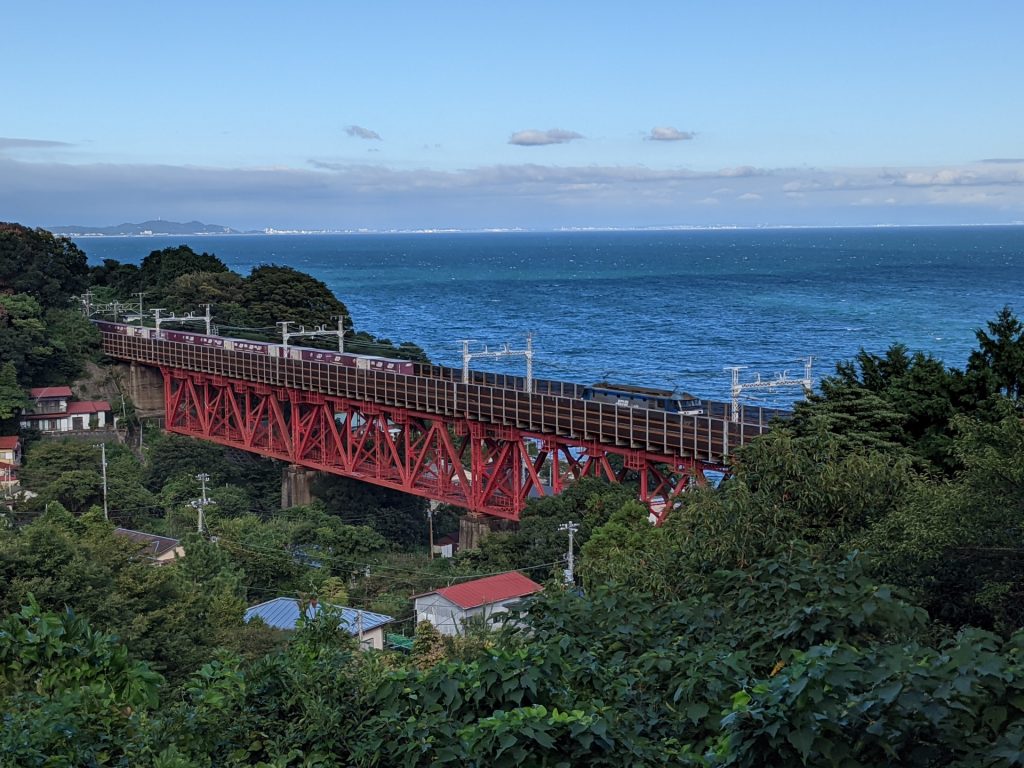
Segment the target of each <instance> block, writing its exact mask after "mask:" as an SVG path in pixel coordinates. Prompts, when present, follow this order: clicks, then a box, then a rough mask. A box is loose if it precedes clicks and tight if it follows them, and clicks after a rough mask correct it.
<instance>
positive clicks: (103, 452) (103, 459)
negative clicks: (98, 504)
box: [94, 443, 110, 520]
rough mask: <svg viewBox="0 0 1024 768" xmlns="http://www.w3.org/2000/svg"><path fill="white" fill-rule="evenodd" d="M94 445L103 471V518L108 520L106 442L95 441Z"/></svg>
mask: <svg viewBox="0 0 1024 768" xmlns="http://www.w3.org/2000/svg"><path fill="white" fill-rule="evenodd" d="M94 447H95V448H99V449H100V469H101V470H102V471H103V519H104V520H109V519H110V513H109V512H108V511H107V444H106V443H97V444H96V445H95V446H94Z"/></svg>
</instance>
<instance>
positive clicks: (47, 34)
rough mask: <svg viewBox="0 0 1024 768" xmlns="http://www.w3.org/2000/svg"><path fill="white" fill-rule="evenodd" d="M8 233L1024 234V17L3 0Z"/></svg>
mask: <svg viewBox="0 0 1024 768" xmlns="http://www.w3.org/2000/svg"><path fill="white" fill-rule="evenodd" d="M4 18H5V22H4V23H5V28H6V29H7V30H8V33H7V34H5V35H4V43H3V45H2V46H0V67H2V71H3V72H4V73H5V77H4V94H3V103H4V107H3V108H2V110H0V219H3V220H14V221H21V222H23V223H26V224H30V225H33V226H54V225H64V224H84V225H106V224H113V223H118V222H122V221H141V220H145V219H154V218H164V219H171V220H178V221H185V220H192V219H199V220H202V221H206V222H212V223H219V224H225V225H227V226H232V227H236V228H240V229H249V228H263V227H274V228H279V229H432V228H437V229H444V228H459V229H478V228H510V227H522V228H528V229H551V228H563V227H657V226H718V225H740V226H757V225H845V224H935V223H949V224H959V223H1005V222H1020V221H1024V99H1022V98H1021V97H1020V93H1021V91H1022V85H1021V82H1020V81H1021V76H1022V74H1024V45H1021V43H1020V30H1021V29H1024V3H1019V2H1012V1H1011V0H1003V2H984V1H982V2H971V3H961V2H942V0H932V2H902V1H901V2H882V1H881V0H878V1H875V0H862V2H859V3H822V2H820V0H819V1H818V2H806V3H802V2H799V3H798V2H785V1H784V0H782V1H780V2H773V3H766V2H753V1H751V2H701V3H696V2H681V1H680V0H677V1H676V2H645V3H600V2H589V3H575V2H564V3H552V2H544V3H542V2H519V3H514V4H512V3H502V4H494V3H465V2H450V3H441V4H428V3H421V2H390V3H388V2H382V3H360V4H355V3H341V2H301V1H300V2H294V3H291V4H288V5H285V4H282V3H276V2H275V3H271V2H246V3H243V2H220V3H202V4H201V3H197V2H189V1H187V0H181V1H179V2H177V3H174V4H169V3H168V4H160V5H157V4H147V3H137V2H136V3H130V4H129V3H116V2H106V3H98V4H85V3H77V2H55V3H45V4H43V3H9V4H7V7H5V9H4Z"/></svg>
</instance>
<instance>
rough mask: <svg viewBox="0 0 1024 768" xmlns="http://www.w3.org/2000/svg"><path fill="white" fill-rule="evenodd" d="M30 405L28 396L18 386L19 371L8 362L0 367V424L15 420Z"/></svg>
mask: <svg viewBox="0 0 1024 768" xmlns="http://www.w3.org/2000/svg"><path fill="white" fill-rule="evenodd" d="M28 405H29V399H28V396H27V395H26V394H25V390H23V389H22V388H21V386H20V385H19V384H18V371H17V369H16V368H15V367H14V363H13V362H12V361H10V360H8V361H7V362H6V363H4V364H3V365H2V366H0V422H3V421H8V420H13V419H14V416H15V415H16V414H18V413H19V412H20V411H21V410H22V409H24V408H27V407H28Z"/></svg>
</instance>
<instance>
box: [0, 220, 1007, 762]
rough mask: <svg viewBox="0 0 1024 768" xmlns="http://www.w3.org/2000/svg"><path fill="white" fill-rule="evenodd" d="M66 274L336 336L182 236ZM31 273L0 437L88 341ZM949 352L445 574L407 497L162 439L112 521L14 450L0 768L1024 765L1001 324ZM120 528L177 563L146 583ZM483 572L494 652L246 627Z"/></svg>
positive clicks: (2, 319)
mask: <svg viewBox="0 0 1024 768" xmlns="http://www.w3.org/2000/svg"><path fill="white" fill-rule="evenodd" d="M23 230H24V228H21V229H17V230H15V231H16V235H17V237H18V238H21V240H25V239H26V238H28V239H29V240H30V241H31V242H32V243H35V245H34V246H33V247H35V248H44V249H45V248H49V249H50V250H51V252H52V253H54V254H57V255H55V256H54V258H57V259H58V261H60V259H64V261H62V262H61V263H68V264H72V263H77V262H75V257H74V253H73V252H72V251H71V249H69V248H68V247H67V245H66V244H65V245H61V244H60V243H56V244H52V243H50V241H49V240H48V239H47V238H46V236H45V234H40V233H32V232H31V231H27V230H24V231H23ZM10 231H11V230H8V233H9V232H10ZM26 233H27V234H26ZM2 234H3V233H2V232H0V235H2ZM8 237H10V235H9V234H8ZM2 242H3V240H2V238H0V243H2ZM19 242H20V241H19ZM3 247H7V248H8V250H9V249H10V247H11V246H10V241H8V245H7V246H2V245H0V257H2V256H3V253H5V251H3V250H2V248H3ZM18 247H19V248H20V247H21V246H18ZM54 249H56V250H54ZM61 253H63V254H64V255H63V256H60V255H59V254H61ZM2 266H3V262H2V258H0V267H2ZM68 269H69V274H70V275H71V277H68V278H67V279H66V280H65V282H66V283H67V284H66V285H64V287H62V288H61V289H60V290H62V291H69V290H72V288H73V287H74V289H75V290H77V287H75V286H77V283H76V280H77V279H78V278H76V277H74V275H75V274H77V273H75V271H74V269H72V268H71V267H69V268H68ZM3 274H4V273H3V271H2V269H0V276H2V275H3ZM59 274H60V273H59V270H58V278H59ZM18 279H19V280H21V277H19V278H18ZM63 279H64V278H59V280H63ZM92 279H93V280H94V281H95V282H96V283H97V284H101V288H100V292H101V293H102V292H103V291H106V292H107V293H108V295H110V296H114V295H119V296H125V297H126V298H127V295H126V294H127V293H130V292H132V291H137V290H144V291H153V292H154V295H156V296H159V297H160V299H161V300H162V301H165V302H166V303H167V305H168V306H171V307H180V308H181V309H183V310H184V309H195V307H194V306H192V305H190V304H187V302H190V301H193V300H196V299H207V300H209V301H211V303H215V304H217V306H218V309H217V311H218V312H222V313H224V315H223V317H224V318H230V319H231V321H232V322H238V323H239V324H240V325H241V324H261V323H268V322H270V318H271V316H272V315H275V314H276V313H277V312H278V311H281V310H283V309H285V308H288V307H290V306H291V307H292V308H293V309H294V310H295V311H302V312H305V311H309V312H310V315H309V319H308V320H307V322H309V323H314V322H315V323H320V322H324V321H325V320H326V318H322V317H320V316H319V315H321V314H322V313H324V312H333V313H336V314H342V315H345V314H346V313H345V312H344V307H343V305H341V303H340V302H338V301H337V299H336V298H334V297H333V296H330V294H329V292H326V288H324V287H323V286H322V284H317V281H312V282H310V281H311V280H312V279H311V278H307V277H306V276H302V275H299V274H298V273H292V272H290V271H288V270H284V269H282V268H280V267H261V268H258V269H257V270H254V272H253V274H252V275H250V276H249V277H241V276H238V275H235V274H234V273H232V272H229V271H227V270H226V268H225V267H224V265H223V264H222V263H220V262H219V260H217V259H216V257H215V256H212V255H209V254H194V253H192V252H191V251H189V250H188V249H187V248H185V247H181V248H177V249H165V251H157V252H154V253H152V254H150V256H149V257H147V258H146V259H145V260H144V261H143V263H142V265H141V266H140V267H134V266H132V265H120V264H117V263H116V262H106V263H104V265H102V267H98V268H95V269H94V270H93V272H92ZM45 283H46V281H42V283H41V284H40V285H39V286H32V285H29V284H28V283H25V284H24V285H21V283H19V286H21V287H19V288H17V289H16V290H15V289H13V288H11V287H8V286H6V284H0V285H3V286H4V288H3V290H0V324H2V323H6V325H4V326H2V327H0V331H4V333H0V347H2V350H3V352H4V358H3V360H4V364H3V365H0V418H3V415H4V413H13V412H14V410H15V409H16V408H17V407H19V405H20V404H21V402H20V400H19V398H23V393H22V394H19V393H21V389H20V387H21V386H23V385H24V384H25V383H28V382H37V381H44V380H46V379H45V377H46V376H49V375H51V374H50V373H47V371H46V370H44V369H46V367H47V365H50V367H51V368H54V367H55V366H59V365H65V364H67V363H66V362H64V361H63V359H61V360H58V359H57V358H58V357H60V356H62V355H63V356H65V357H67V358H72V357H74V355H75V354H85V353H87V351H88V349H89V337H88V335H87V334H84V333H83V334H82V335H78V330H80V329H79V328H78V327H77V326H76V325H75V324H74V323H73V322H72V321H71V318H70V316H65V315H63V314H60V313H63V312H66V310H65V309H64V305H63V304H61V301H60V300H59V297H58V299H53V298H46V297H47V296H51V297H52V296H56V294H54V293H51V292H50V289H49V288H48V287H47V285H46V284H45ZM62 285H63V283H62ZM296 290H299V291H300V293H301V294H302V295H301V296H300V295H298V294H297V293H296V292H295V291H296ZM175 302H177V303H175ZM314 315H317V318H316V319H315V320H314V319H312V318H313V316H314ZM64 321H67V325H65V326H60V323H61V322H64ZM222 321H223V320H222ZM41 325H42V326H45V327H64V328H65V329H66V330H65V331H63V332H62V338H63V339H64V341H63V342H62V343H64V344H66V345H68V346H66V347H65V349H67V350H72V349H74V350H78V352H76V353H74V354H72V353H71V352H68V353H67V354H65V352H54V351H51V352H47V351H46V350H45V347H46V346H47V345H46V344H42V343H41V337H40V336H39V335H38V334H39V333H40V326H41ZM86 330H87V329H86ZM76 340H77V341H76ZM977 341H978V347H977V349H976V350H975V352H974V354H972V355H971V357H970V359H969V361H968V363H967V365H966V367H965V368H964V369H963V370H959V369H954V368H947V367H946V366H945V365H944V364H943V363H942V362H941V361H938V360H936V359H934V358H932V357H930V356H928V355H924V354H920V353H912V352H910V351H909V350H907V349H906V348H904V347H903V346H901V345H894V346H893V347H891V348H890V349H889V350H888V351H886V352H885V353H884V354H882V355H876V354H874V353H871V352H867V351H861V353H860V354H859V355H857V356H856V358H855V359H854V360H851V361H849V362H845V363H843V364H841V365H840V366H838V368H837V371H836V374H835V376H832V377H830V378H828V379H827V380H826V381H824V382H822V386H821V392H820V394H818V395H815V396H814V397H812V398H810V399H809V400H808V402H806V403H804V404H801V405H800V406H798V408H797V410H796V414H795V415H794V418H793V419H792V420H790V421H787V422H784V423H779V424H777V425H776V426H775V428H774V429H773V430H772V431H771V432H770V433H769V434H767V435H765V436H764V437H762V438H760V439H758V440H756V441H754V442H753V443H752V444H750V445H749V446H747V447H745V448H744V449H742V451H741V452H740V453H739V454H738V455H737V456H735V457H734V467H733V473H732V475H731V477H729V478H728V479H726V480H725V481H724V482H722V483H721V484H720V485H719V486H717V487H712V486H708V485H705V486H702V487H693V488H691V489H689V490H687V491H686V492H685V493H683V494H681V495H680V496H679V497H678V498H676V499H674V500H673V504H674V508H673V510H672V513H671V514H670V515H669V517H668V520H667V521H666V523H665V524H664V525H662V526H660V527H658V528H654V527H652V526H651V525H650V524H649V522H648V520H647V510H646V509H645V508H644V507H643V506H641V505H640V504H639V503H637V502H636V501H635V495H634V490H633V489H632V488H631V487H630V486H629V485H628V484H624V485H618V486H608V485H605V484H603V483H600V482H597V481H594V480H585V481H581V482H579V483H576V484H575V485H573V486H572V487H570V488H569V489H568V490H567V491H566V492H565V493H564V494H562V495H561V496H559V497H556V498H549V499H542V500H537V501H531V502H530V504H529V508H528V510H527V511H526V513H525V514H524V516H523V519H522V521H521V523H520V525H519V526H518V528H516V529H508V530H499V531H495V532H493V533H491V534H490V535H489V536H488V537H486V538H485V539H484V541H483V544H482V546H481V547H480V548H479V549H477V550H475V551H469V552H463V553H461V554H460V555H459V556H458V557H457V558H455V559H454V560H444V561H441V560H436V561H431V560H428V559H427V557H426V555H425V553H424V551H423V550H424V546H425V542H426V539H427V535H428V533H427V529H426V525H427V517H426V514H425V512H426V510H425V508H424V506H423V504H422V503H421V502H420V501H418V500H411V499H409V498H408V497H403V496H401V495H399V494H396V493H393V492H390V491H385V490H382V489H377V488H373V487H370V486H366V485H361V484H358V483H355V482H354V481H351V480H344V479H337V478H336V479H325V480H321V481H319V482H317V483H316V484H315V486H314V490H315V495H316V497H317V500H316V501H315V502H314V503H313V504H311V505H309V506H304V507H296V508H293V509H290V510H284V511H282V510H279V509H278V508H277V506H278V500H279V495H278V493H279V478H280V474H279V472H280V465H279V464H276V463H274V462H271V461H268V460H263V459H256V458H253V457H251V456H247V455H245V454H239V453H236V452H232V451H226V450H224V449H222V448H219V447H216V446H213V445H210V444H205V443H199V442H196V441H193V440H189V439H185V438H180V437H175V436H170V435H164V436H161V437H159V438H155V437H151V438H150V439H149V440H147V443H146V447H145V449H144V451H142V452H141V453H135V452H133V451H131V450H129V449H128V448H127V447H123V446H114V445H111V446H109V447H108V450H107V459H108V466H107V468H106V469H107V485H108V503H109V507H110V512H111V521H106V520H104V519H103V515H102V512H101V511H100V508H99V504H100V503H101V501H102V491H101V485H102V480H101V476H100V465H99V460H98V455H97V454H98V451H97V449H96V448H95V447H93V446H92V445H89V444H82V443H79V444H74V443H56V442H38V443H34V444H32V445H30V446H29V449H28V452H27V457H26V464H25V466H24V468H23V469H22V471H21V476H22V480H23V482H24V484H25V486H26V487H27V488H28V489H30V490H31V491H32V492H34V493H35V494H37V495H36V496H35V497H34V498H33V499H31V500H29V501H27V502H24V503H22V504H20V505H19V506H18V507H17V509H16V511H15V514H14V515H8V516H5V517H3V518H0V616H5V615H6V618H0V756H2V759H0V764H3V765H4V766H6V765H12V766H79V765H96V766H140V765H142V766H156V767H158V768H192V767H204V768H207V767H208V768H212V767H213V766H217V767H218V768H219V767H221V766H228V767H230V766H261V767H267V766H275V767H284V766H296V767H297V766H310V767H312V766H318V767H322V768H326V767H328V766H351V765H355V766H427V765H437V764H442V765H443V764H451V765H461V766H483V765H487V766H520V765H522V766H532V765H550V766H574V765H594V766H621V765H637V766H665V765H680V766H706V767H708V768H711V767H719V766H721V767H724V766H743V767H747V766H749V767H750V768H753V767H754V766H780V767H781V766H792V765H814V766H834V767H835V768H858V767H860V766H864V767H865V768H867V767H868V766H879V765H913V766H929V767H939V766H949V767H950V768H953V767H955V768H968V767H970V768H973V767H974V766H984V767H985V768H1003V767H1004V766H1006V767H1009V766H1020V765H1024V632H1022V623H1024V613H1022V609H1021V606H1022V605H1024V601H1022V598H1024V569H1022V568H1021V565H1022V562H1024V419H1022V415H1024V400H1022V397H1024V325H1022V324H1021V322H1020V321H1019V320H1018V319H1017V318H1016V316H1015V315H1014V314H1013V312H1012V311H1011V310H1010V309H1009V308H1006V309H1003V310H1002V311H1001V312H999V313H998V315H997V316H996V318H995V319H994V320H993V321H992V322H990V323H988V324H987V325H986V327H985V328H983V329H980V330H979V331H978V334H977ZM368 343H373V342H372V337H371V339H370V341H368ZM76 344H77V345H78V346H75V345H76ZM413 351H414V350H413ZM55 355H56V356H57V357H55ZM47 360H49V361H50V362H49V364H48V363H47V362H46V361H47ZM68 370H70V368H69V369H68ZM54 375H56V374H54ZM199 473H205V474H207V475H208V476H209V481H208V484H207V489H206V490H207V493H208V495H209V498H210V499H212V500H213V502H215V503H214V504H212V505H209V506H208V507H207V509H206V521H205V522H206V530H205V531H204V532H203V533H202V534H200V533H198V532H196V531H195V529H196V527H197V524H198V520H197V511H196V508H195V505H194V504H193V503H192V502H194V500H195V499H196V498H198V496H199V494H200V493H201V490H200V484H199V481H198V480H197V478H196V475H197V474H199ZM570 520H572V521H574V522H576V523H578V524H579V525H580V529H579V533H578V536H577V540H576V541H577V546H578V547H579V557H578V559H577V575H578V583H577V584H576V585H574V588H566V587H564V586H563V585H562V579H563V572H562V569H563V566H564V560H563V558H564V553H565V547H566V544H567V539H566V535H565V532H564V531H562V530H560V526H561V525H562V524H564V523H566V522H568V521H570ZM115 522H116V523H122V524H128V525H131V526H134V527H144V528H146V529H147V530H150V531H153V532H155V533H163V534H168V535H172V536H181V537H183V544H184V546H185V549H186V552H187V555H186V557H185V558H184V559H180V560H177V561H174V562H173V563H171V564H169V565H165V566H161V567H154V566H153V565H152V563H151V561H150V560H149V559H148V558H147V557H146V555H145V553H144V552H142V551H141V547H140V546H139V545H137V544H134V543H132V542H131V541H130V540H127V539H125V538H123V537H119V536H116V535H114V533H113V527H114V524H115ZM434 522H435V525H439V526H440V529H441V530H444V531H448V530H452V529H453V528H454V515H453V514H452V513H451V512H450V511H442V512H440V513H439V514H438V515H437V516H436V517H435V521H434ZM510 568H517V569H523V570H524V571H525V572H527V573H528V574H529V575H531V576H532V577H533V578H535V579H538V580H546V581H547V584H546V589H545V591H544V592H543V593H542V594H541V595H539V596H536V597H534V598H531V599H529V600H527V601H524V602H523V603H522V604H521V605H520V606H519V609H518V610H517V611H515V612H514V613H512V614H511V615H509V616H508V617H507V618H508V620H507V622H506V623H505V626H504V627H503V628H501V629H500V631H494V632H491V631H488V630H487V629H486V628H482V627H467V629H466V633H465V635H463V636H461V637H458V638H443V637H441V636H440V635H439V634H438V633H437V632H436V631H434V630H432V628H431V627H430V625H429V624H425V623H424V624H421V625H420V626H419V627H417V631H416V639H415V643H414V645H413V650H412V652H411V654H409V655H407V656H405V655H401V654H399V653H396V652H386V653H363V652H361V651H359V650H358V649H357V648H356V644H355V642H354V641H353V640H352V638H350V637H349V636H348V635H347V634H346V633H343V632H340V631H339V630H338V627H337V616H336V615H334V616H332V614H331V611H330V609H329V608H328V609H326V610H324V611H322V612H321V613H320V615H319V616H318V618H316V619H314V620H310V621H308V622H305V623H303V624H301V625H300V627H299V629H298V630H297V631H296V632H294V633H290V634H285V633H281V632H277V631H273V630H270V629H268V628H267V627H265V626H261V625H259V624H258V623H254V624H249V625H246V624H244V623H243V621H242V613H243V610H244V608H245V606H246V605H247V604H252V603H255V602H259V601H262V600H265V599H267V598H268V597H276V596H278V595H291V596H293V597H295V598H296V599H298V600H300V601H305V600H309V599H312V598H313V597H317V598H319V599H320V600H322V601H323V602H324V603H328V604H330V603H336V604H347V605H355V606H359V607H363V608H368V609H371V610H378V611H382V612H386V613H390V614H391V615H393V616H395V617H397V618H398V619H399V622H397V623H396V625H393V628H397V627H405V628H407V629H411V628H412V624H413V617H412V616H411V608H412V605H411V602H410V596H411V595H413V594H415V593H417V592H422V591H426V590H428V589H432V588H435V587H438V586H442V585H445V584H450V583H453V582H455V581H458V580H461V579H464V578H468V577H471V576H474V575H483V574H487V573H493V572H497V571H503V570H506V569H510Z"/></svg>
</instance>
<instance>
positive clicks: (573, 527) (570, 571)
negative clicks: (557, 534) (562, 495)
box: [558, 520, 580, 587]
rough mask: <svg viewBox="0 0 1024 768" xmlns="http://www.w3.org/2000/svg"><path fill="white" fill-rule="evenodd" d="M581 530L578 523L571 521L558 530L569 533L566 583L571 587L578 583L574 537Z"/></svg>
mask: <svg viewBox="0 0 1024 768" xmlns="http://www.w3.org/2000/svg"><path fill="white" fill-rule="evenodd" d="M579 529H580V526H579V525H578V524H577V523H574V522H572V521H571V520H570V521H569V522H568V523H565V524H563V525H560V526H558V530H560V531H568V532H569V557H568V561H569V567H568V568H566V569H565V583H566V584H567V585H569V586H570V587H571V586H573V585H574V584H575V583H576V575H575V572H574V565H575V562H576V561H575V555H574V553H573V535H574V534H575V533H576V531H578V530H579Z"/></svg>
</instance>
